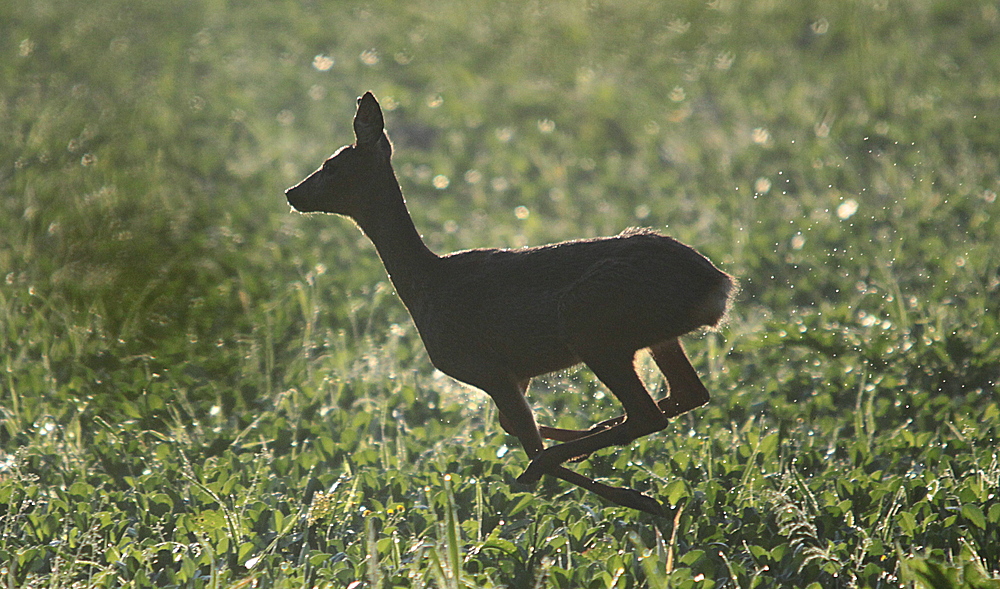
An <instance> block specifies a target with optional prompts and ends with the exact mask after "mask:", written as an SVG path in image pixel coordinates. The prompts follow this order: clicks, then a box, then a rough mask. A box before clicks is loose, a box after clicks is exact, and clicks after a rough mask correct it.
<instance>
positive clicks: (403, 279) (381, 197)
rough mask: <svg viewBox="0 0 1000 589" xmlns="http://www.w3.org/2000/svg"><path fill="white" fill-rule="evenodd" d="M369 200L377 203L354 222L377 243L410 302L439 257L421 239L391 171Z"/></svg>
mask: <svg viewBox="0 0 1000 589" xmlns="http://www.w3.org/2000/svg"><path fill="white" fill-rule="evenodd" d="M370 202H372V203H374V204H376V206H375V207H373V209H372V210H370V211H367V212H366V214H361V215H356V216H355V221H356V222H357V223H358V225H359V226H360V227H361V230H362V231H363V232H364V233H365V235H367V236H368V239H370V240H371V242H372V243H373V244H374V245H375V249H376V250H377V251H378V255H379V258H381V259H382V264H383V265H384V266H385V270H386V272H387V273H388V274H389V280H391V281H392V285H393V286H394V287H395V288H396V292H397V293H398V294H399V296H400V298H401V299H403V301H404V302H407V301H409V300H412V298H414V297H416V296H419V293H420V292H421V290H422V289H423V286H424V284H425V283H426V280H427V278H428V276H429V274H430V272H431V271H432V269H433V266H434V263H435V262H436V261H438V260H439V258H438V256H437V255H435V254H434V252H432V251H431V250H430V249H428V248H427V245H426V244H424V241H423V239H421V238H420V233H418V232H417V228H416V227H415V226H414V225H413V219H412V218H411V217H410V212H409V211H408V210H407V208H406V202H405V200H404V199H403V191H402V190H401V189H400V187H399V182H397V181H396V177H395V175H394V174H393V173H392V172H391V170H390V173H389V174H388V178H387V179H386V180H385V181H384V182H381V183H379V185H377V186H376V187H375V190H374V191H373V194H372V199H371V201H370Z"/></svg>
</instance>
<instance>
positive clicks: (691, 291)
mask: <svg viewBox="0 0 1000 589" xmlns="http://www.w3.org/2000/svg"><path fill="white" fill-rule="evenodd" d="M383 125H384V122H383V118H382V111H381V109H380V108H379V105H378V102H377V101H376V100H375V97H374V96H373V95H372V94H371V93H370V92H369V93H366V94H365V95H364V96H362V97H361V98H359V99H358V110H357V114H356V115H355V117H354V134H355V138H356V142H355V144H354V145H349V146H345V147H342V148H341V149H340V150H338V151H337V152H336V153H335V154H333V156H331V157H330V158H329V159H327V160H326V161H325V162H324V163H323V165H322V166H321V167H320V168H319V169H318V170H316V171H315V172H313V173H312V174H311V175H310V176H308V177H307V178H306V179H304V180H302V181H301V182H299V183H298V184H297V185H295V186H293V187H291V188H289V189H288V190H287V191H285V196H286V197H287V199H288V203H289V204H290V205H291V206H292V207H293V208H294V209H295V210H297V211H300V212H303V213H309V212H325V213H336V214H339V215H344V216H347V217H350V218H351V219H353V220H354V221H355V222H356V223H357V224H358V226H359V227H360V228H361V230H362V231H363V232H364V234H365V235H367V236H368V238H369V239H371V241H372V243H374V245H375V249H376V250H377V251H378V255H379V257H381V259H382V262H383V264H384V265H385V269H386V271H387V272H388V274H389V279H390V280H391V281H392V284H393V286H394V287H395V289H396V292H397V293H398V294H399V297H400V299H402V301H403V303H404V304H405V305H406V308H407V309H408V310H409V312H410V316H411V317H413V322H414V323H415V324H416V326H417V331H418V332H419V333H420V337H421V339H422V340H423V342H424V346H425V347H426V349H427V354H428V356H429V357H430V360H431V362H432V363H433V364H434V366H435V367H436V368H438V369H439V370H441V372H444V373H445V374H448V375H449V376H451V377H453V378H456V379H458V380H460V381H462V382H464V383H468V384H470V385H472V386H474V387H477V388H480V389H482V390H483V391H485V392H486V393H487V394H488V395H489V396H490V397H491V398H492V399H493V401H494V402H495V403H496V406H497V408H498V409H499V418H500V425H501V427H503V429H504V430H506V431H507V432H508V433H509V434H511V435H513V436H516V437H517V439H518V440H519V441H520V443H521V445H522V446H523V447H524V450H525V452H526V453H527V454H528V457H529V458H530V459H531V462H530V464H529V465H528V467H527V469H526V470H525V471H524V472H523V473H522V474H521V475H520V476H519V477H518V478H517V481H518V482H519V483H522V484H529V485H530V484H534V483H535V482H536V481H537V480H538V479H539V478H540V477H541V476H542V475H543V474H547V475H552V476H555V477H558V478H560V479H562V480H564V481H566V482H569V483H572V484H574V485H578V486H580V487H583V488H584V489H587V490H589V491H592V492H594V493H596V494H598V495H600V496H601V497H603V498H605V499H607V500H608V501H611V502H612V503H616V504H618V505H623V506H626V507H631V508H634V509H638V510H641V511H645V512H648V513H652V514H656V515H661V514H662V513H663V509H662V507H661V505H660V503H659V502H657V501H656V500H655V499H653V498H651V497H649V496H647V495H644V494H642V493H640V492H639V491H636V490H634V489H630V488H623V487H613V486H609V485H606V484H604V483H601V482H598V481H595V480H593V479H591V478H589V477H586V476H584V475H582V474H579V473H577V472H574V471H572V470H569V469H568V468H566V467H565V466H563V463H564V462H567V461H569V460H573V459H576V458H580V457H584V456H587V455H589V454H590V453H592V452H594V451H596V450H600V449H602V448H607V447H609V446H622V445H627V444H629V443H630V442H632V441H633V440H635V439H637V438H639V437H641V436H645V435H647V434H651V433H653V432H657V431H660V430H662V429H664V428H665V427H666V426H667V422H668V420H669V419H670V418H672V417H676V416H678V415H680V414H682V413H684V412H686V411H690V410H691V409H694V408H696V407H700V406H701V405H704V404H705V403H707V402H708V391H707V390H706V389H705V387H704V385H703V384H702V383H701V380H700V379H699V378H698V374H697V373H696V372H695V370H694V368H693V367H692V366H691V363H690V362H689V361H688V358H687V356H686V355H685V353H684V348H683V347H682V346H681V343H680V340H679V339H678V338H679V337H680V336H681V335H684V334H686V333H688V332H691V331H693V330H695V329H698V328H699V327H713V326H715V325H717V324H718V323H719V321H720V320H721V318H722V317H723V316H724V315H725V313H726V310H727V306H728V304H729V298H730V295H731V294H732V292H733V290H734V288H735V281H734V279H733V278H732V277H730V276H729V275H728V274H726V273H724V272H722V271H721V270H719V269H717V268H716V267H715V266H714V265H712V263H711V262H710V261H709V260H708V259H707V258H705V257H704V256H702V255H701V254H699V253H698V252H696V251H695V250H694V249H692V248H690V247H688V246H686V245H684V244H682V243H680V242H678V241H677V240H675V239H672V238H670V237H667V236H664V235H661V234H659V233H656V232H654V231H652V230H648V229H628V230H626V231H624V232H623V233H621V234H620V235H616V236H614V237H600V238H594V239H581V240H576V241H567V242H562V243H555V244H551V245H545V246H540V247H527V248H521V249H513V250H509V249H475V250H469V251H462V252H456V253H453V254H448V255H444V256H438V255H436V254H434V253H433V252H432V251H431V250H430V249H428V248H427V246H426V245H425V244H424V242H423V240H422V239H421V238H420V234H419V233H418V232H417V230H416V228H415V227H414V225H413V221H412V220H411V218H410V214H409V212H408V211H407V208H406V203H405V202H404V200H403V193H402V190H401V189H400V187H399V182H398V181H397V179H396V176H395V173H394V172H393V169H392V164H391V163H390V156H391V155H392V144H391V143H390V142H389V138H388V136H387V135H386V134H385V131H384V127H383ZM643 348H648V349H649V350H650V352H652V357H653V360H654V361H655V362H656V365H657V367H658V368H659V369H660V370H661V371H662V372H663V374H664V376H665V377H666V383H667V386H668V389H669V394H668V395H667V396H666V397H664V398H662V399H660V400H659V401H654V400H653V398H652V397H651V396H650V394H649V392H648V391H647V390H646V388H645V386H644V385H643V383H642V381H641V380H640V379H639V377H638V375H637V374H636V371H635V367H634V360H635V354H636V352H637V351H638V350H641V349H643ZM580 363H583V364H585V365H587V367H589V368H590V369H591V370H592V371H593V373H594V375H595V376H597V378H598V379H600V381H601V382H603V383H604V384H605V385H606V386H607V388H608V389H609V390H610V391H611V393H613V394H614V395H615V397H617V398H618V400H619V401H620V402H621V404H622V406H623V408H624V415H621V416H619V417H616V418H614V419H609V420H606V421H603V422H601V423H598V424H597V425H594V426H593V427H591V428H590V429H586V430H569V429H561V428H554V427H547V426H544V425H543V426H538V425H536V423H535V418H534V416H533V415H532V412H531V407H530V406H529V405H528V402H527V400H526V399H525V391H526V390H527V388H528V383H529V382H530V381H531V378H532V377H534V376H538V375H540V374H545V373H548V372H554V371H557V370H562V369H565V368H568V367H570V366H573V365H576V364H580ZM543 438H545V439H550V440H555V441H557V442H560V443H558V444H554V445H552V446H550V447H548V448H546V447H545V446H544V444H543V442H542V439H543Z"/></svg>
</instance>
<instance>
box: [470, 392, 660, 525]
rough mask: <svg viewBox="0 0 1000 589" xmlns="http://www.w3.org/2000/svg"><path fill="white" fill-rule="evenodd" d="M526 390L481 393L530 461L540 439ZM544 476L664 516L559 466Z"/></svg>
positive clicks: (643, 500) (645, 501)
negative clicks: (490, 398) (488, 396)
mask: <svg viewBox="0 0 1000 589" xmlns="http://www.w3.org/2000/svg"><path fill="white" fill-rule="evenodd" d="M526 389H527V382H524V383H518V384H512V383H509V384H494V385H493V386H491V387H490V389H489V390H486V389H484V390H486V392H487V393H489V395H490V397H492V398H493V401H494V402H495V403H496V405H497V408H498V409H499V412H500V426H501V427H503V429H504V430H505V431H506V432H507V433H509V434H511V435H513V436H515V437H517V439H518V440H519V441H520V442H521V446H523V447H524V450H525V452H527V454H528V457H529V458H531V457H534V456H538V455H539V454H540V453H541V452H542V451H543V450H542V438H541V436H540V435H539V431H538V427H537V426H536V425H535V419H534V416H533V415H532V413H531V408H530V407H529V406H528V403H527V400H526V399H525V398H524V391H525V390H526ZM547 474H550V475H552V476H554V477H556V478H559V479H562V480H564V481H566V482H567V483H570V484H573V485H576V486H578V487H581V488H583V489H586V490H588V491H590V492H592V493H594V494H596V495H598V496H600V497H603V498H604V499H607V500H608V501H610V502H612V503H615V504H617V505H621V506H624V507H630V508H632V509H637V510H639V511H644V512H646V513H650V514H653V515H663V507H662V506H661V505H660V504H659V502H657V501H656V500H655V499H653V498H651V497H648V496H646V495H643V494H642V493H640V492H638V491H636V490H634V489H629V488H626V487H612V486H610V485H605V484H604V483H599V482H597V481H595V480H594V479H591V478H590V477H587V476H584V475H582V474H579V473H575V472H573V471H571V470H569V469H567V468H565V467H563V466H559V465H557V466H555V467H554V468H552V469H551V470H550V471H549V472H548V473H547Z"/></svg>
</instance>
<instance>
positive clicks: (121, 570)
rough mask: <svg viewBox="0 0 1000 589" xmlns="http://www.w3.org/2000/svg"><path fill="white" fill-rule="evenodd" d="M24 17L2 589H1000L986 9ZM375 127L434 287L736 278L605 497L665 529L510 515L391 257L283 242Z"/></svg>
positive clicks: (335, 9)
mask: <svg viewBox="0 0 1000 589" xmlns="http://www.w3.org/2000/svg"><path fill="white" fill-rule="evenodd" d="M0 7H2V13H3V15H4V16H3V20H4V29H3V30H4V34H3V35H0V56H2V58H0V166H2V167H0V268H2V274H3V281H2V282H0V366H2V370H0V584H2V585H3V586H6V587H42V586H46V587H135V588H138V587H153V586H156V587H191V588H200V587H223V586H225V587H242V586H262V587H265V586H266V587H289V588H290V587H304V586H308V587H352V588H356V587H362V586H363V587H372V588H376V587H378V588H383V587H386V588H387V587H438V588H458V587H480V586H485V587H498V586H507V587H517V588H520V587H557V588H570V587H572V588H587V589H591V588H594V589H597V588H600V589H605V588H638V587H651V588H671V589H679V588H715V587H718V588H721V587H733V588H737V587H738V588H784V587H808V588H809V589H815V588H819V587H824V588H826V587H843V588H859V589H860V588H872V589H874V588H882V587H899V586H903V587H907V588H923V587H935V588H939V587H949V588H950V587H956V588H957V587H962V588H980V587H996V586H998V581H997V579H998V577H1000V550H998V548H997V547H998V546H1000V502H998V500H997V489H1000V459H998V457H997V444H998V442H997V440H998V435H1000V394H998V381H1000V309H998V302H1000V250H998V248H997V247H996V244H997V243H1000V222H998V216H1000V214H998V209H997V207H1000V204H998V203H997V202H996V193H997V192H998V191H1000V180H998V178H1000V149H998V144H997V141H996V137H998V136H1000V116H998V115H997V113H998V108H997V106H998V105H997V96H998V95H1000V93H998V88H1000V44H998V42H997V39H1000V35H998V32H1000V31H998V29H1000V12H998V10H997V8H996V6H995V5H994V3H991V2H986V1H979V0H976V1H969V2H960V3H959V2H947V1H945V0H900V1H897V2H886V1H881V0H857V1H852V2H841V3H829V2H827V3H820V2H808V1H807V2H784V3H779V2H774V1H771V0H753V1H747V2H732V1H728V0H722V1H712V2H701V1H698V2H695V1H689V0H682V1H677V2H671V3H662V2H654V1H651V0H628V1H625V2H604V1H594V2H571V1H569V0H556V1H553V2H544V3H539V2H532V1H528V0H523V1H522V0H516V1H513V2H505V3H495V2H484V1H478V2H468V1H463V2H457V1H448V0H445V1H443V2H442V1H440V0H439V1H436V2H426V1H417V2H415V3H413V2H411V3H408V4H406V5H405V6H404V5H400V4H399V3H391V2H383V1H379V0H376V1H373V2H366V3H359V2H340V3H325V4H324V3H313V2H305V3H301V2H289V1H280V2H269V3H263V4H262V3H257V4H254V5H250V4H247V5H246V6H238V5H223V4H221V3H218V2H212V1H208V0H204V1H193V2H181V1H177V0H168V1H165V2H154V3H135V2H124V1H121V0H98V1H96V2H92V3H90V4H88V5H87V6H86V9H85V10H83V9H81V8H80V7H79V6H78V5H76V4H73V3H70V2H66V1H65V0H32V1H31V2H28V1H25V0H0ZM367 89H371V90H373V91H375V93H376V95H377V96H379V98H380V100H381V101H382V104H383V106H384V107H385V109H386V111H387V112H386V118H387V127H388V130H389V132H390V135H391V136H392V138H393V140H394V142H395V145H396V155H395V165H396V170H397V173H398V175H399V177H400V180H401V183H402V184H403V188H404V191H405V192H406V194H407V197H408V200H409V203H410V205H411V208H412V212H413V215H414V218H415V222H416V224H417V226H418V227H419V228H420V230H421V231H423V232H424V235H425V238H426V239H427V241H428V243H429V244H430V245H431V247H432V248H433V249H434V250H435V251H439V252H444V251H448V250H453V249H460V248H468V247H478V246H498V245H499V246H518V245H524V244H539V243H544V242H547V241H551V240H556V239H568V238H573V237H581V236H594V235H601V234H612V233H617V232H619V231H621V230H622V229H624V228H626V227H628V226H634V225H646V226H653V227H657V228H660V229H664V230H666V231H667V232H669V233H671V234H673V235H674V236H676V237H678V238H680V239H682V240H684V241H686V242H690V243H692V244H693V245H695V246H696V247H698V248H699V249H700V250H701V251H703V252H705V253H706V254H708V255H709V256H710V257H711V258H712V259H713V260H715V261H717V262H718V263H719V264H720V265H721V266H722V267H723V268H724V269H726V270H728V271H730V272H732V273H734V274H736V275H738V276H739V277H740V279H741V283H742V291H741V293H740V295H739V298H738V300H737V303H736V305H735V307H734V309H733V313H732V316H731V317H730V320H729V322H728V324H727V325H726V326H725V327H724V328H723V329H722V330H721V331H720V332H719V333H710V334H706V335H703V336H700V337H698V336H695V337H691V338H688V341H689V350H690V351H691V352H692V355H693V359H694V361H695V364H696V365H697V367H698V369H699V371H700V372H701V373H702V374H703V375H705V379H706V383H707V384H709V388H710V389H711V390H712V392H713V400H712V403H710V404H709V405H708V406H707V407H705V408H702V409H699V410H698V411H695V412H693V413H691V414H689V415H685V416H683V417H682V418H680V419H678V420H676V422H675V423H673V424H672V425H671V426H670V427H669V428H667V430H665V431H664V432H662V433H661V434H658V435H655V436H650V437H648V438H646V439H642V440H639V441H637V442H636V443H634V444H633V445H632V446H631V447H629V448H626V449H621V450H618V451H611V450H609V451H605V452H601V453H598V454H596V455H594V456H591V457H590V458H588V459H587V460H585V461H583V462H581V463H577V464H573V465H572V466H571V467H572V468H574V469H579V470H580V471H581V472H587V473H590V474H592V475H594V476H596V477H599V478H601V479H604V480H608V481H610V482H613V483H614V484H624V485H631V486H634V487H636V488H639V489H642V490H644V491H645V492H648V493H651V494H652V495H654V496H657V497H659V498H660V499H661V500H662V501H663V502H664V503H665V504H667V505H669V506H670V508H671V509H672V512H671V513H670V514H669V516H668V517H665V518H653V517H650V516H648V515H645V514H640V513H635V512H633V511H630V510H627V509H624V508H619V507H616V506H609V505H606V504H604V503H602V502H601V500H600V499H599V498H597V497H595V496H593V495H589V494H586V493H584V492H582V491H580V490H577V489H574V488H571V487H568V486H567V485H565V484H563V483H561V482H559V481H554V480H548V479H545V480H543V481H542V482H541V484H540V485H539V487H538V488H537V489H536V490H534V491H532V492H529V490H527V489H521V488H518V487H516V486H513V483H514V479H515V478H516V476H517V475H518V474H519V473H520V472H521V469H523V467H524V466H525V464H526V461H525V458H524V455H523V453H522V452H521V451H520V450H519V449H518V448H517V445H516V441H515V440H513V439H512V438H508V437H506V436H504V435H503V433H502V431H501V430H500V428H499V427H498V426H497V424H496V419H495V416H494V415H493V410H492V409H491V407H490V406H489V405H488V403H487V402H486V398H485V395H482V394H480V393H479V392H477V391H474V390H471V389H469V388H467V387H464V386H462V385H459V384H458V383H455V382H454V381H451V380H450V379H448V378H446V377H444V376H443V375H441V374H440V373H437V372H435V371H433V369H432V368H431V366H430V364H429V362H428V360H427V358H426V356H425V354H424V352H423V348H422V346H421V344H420V341H419V338H418V337H417V334H416V332H415V330H414V329H413V327H412V326H411V324H410V322H409V319H408V317H407V316H406V313H405V309H403V307H402V305H400V304H399V302H398V300H397V299H396V298H395V295H394V294H393V292H392V288H391V286H390V285H389V284H388V283H387V281H386V278H385V274H384V272H383V270H382V269H381V267H380V266H379V262H378V259H377V257H376V256H375V253H374V251H373V250H372V248H371V246H370V245H369V244H368V243H367V242H366V241H365V240H364V239H363V237H362V236H361V235H360V233H359V232H358V231H356V230H355V229H354V228H353V227H351V224H350V223H349V222H347V221H345V220H343V219H339V218H335V217H324V216H301V215H293V214H289V212H288V206H287V204H286V203H285V202H284V199H283V197H282V190H283V189H284V188H286V187H287V186H289V185H291V184H292V183H294V182H295V181H297V180H298V179H300V178H301V177H302V176H304V175H305V174H306V173H308V172H309V171H310V170H311V169H313V168H314V167H315V166H316V165H317V164H318V163H319V162H320V161H321V160H322V158H323V157H324V156H325V155H327V154H329V153H331V152H332V151H333V150H334V149H336V148H337V147H338V146H339V145H341V144H343V143H347V142H349V141H351V139H352V135H351V128H350V118H351V116H352V114H353V100H354V97H355V96H357V95H358V94H360V93H361V92H362V91H364V90H367ZM639 365H640V366H641V367H642V370H643V373H644V374H645V375H646V376H647V377H648V381H649V383H650V387H651V389H654V390H658V389H660V388H661V387H662V385H660V384H659V376H658V375H657V374H656V373H655V372H654V370H653V368H652V363H651V361H650V360H649V359H648V358H646V357H644V356H640V358H639ZM531 399H532V401H533V402H534V404H535V406H536V409H537V413H538V415H539V421H540V422H543V423H552V424H554V425H561V426H563V427H583V426H586V425H589V424H591V423H594V422H596V421H599V420H601V419H606V418H609V417H611V416H613V415H615V414H617V413H618V407H617V406H616V404H615V403H614V402H613V400H612V399H610V398H609V395H608V393H607V392H606V391H604V390H603V389H602V388H601V387H600V386H598V385H597V384H596V383H595V382H594V379H593V376H592V375H591V374H590V373H589V372H588V371H587V370H585V369H580V370H574V371H567V372H564V373H560V374H556V375H549V376H546V377H544V378H540V379H537V380H536V382H535V383H534V384H533V388H532V391H531Z"/></svg>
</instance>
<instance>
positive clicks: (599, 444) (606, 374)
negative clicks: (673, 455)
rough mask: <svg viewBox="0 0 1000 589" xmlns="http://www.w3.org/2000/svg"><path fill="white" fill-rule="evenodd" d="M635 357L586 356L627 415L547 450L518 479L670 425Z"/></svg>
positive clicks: (534, 476)
mask: <svg viewBox="0 0 1000 589" xmlns="http://www.w3.org/2000/svg"><path fill="white" fill-rule="evenodd" d="M633 358H634V354H633V353H631V352H629V353H618V354H609V355H607V356H606V357H605V356H602V355H595V357H593V358H587V357H585V358H584V362H585V363H586V364H587V366H589V367H590V369H591V370H592V371H593V372H594V374H595V375H596V376H597V378H599V379H600V380H601V382H603V383H604V384H605V385H606V386H607V387H608V389H610V390H611V392H612V393H613V394H614V395H615V396H616V397H617V398H618V400H619V401H621V403H622V405H623V406H624V408H625V415H626V418H625V419H622V420H620V421H616V422H615V423H614V424H613V425H609V426H608V427H605V428H604V429H601V430H598V431H593V432H592V433H588V434H587V435H585V436H583V437H580V438H577V439H574V440H571V441H568V442H564V443H562V444H558V445H556V446H552V447H550V448H547V449H546V450H543V451H542V452H541V453H540V454H539V455H538V456H536V457H535V458H534V459H533V460H532V461H531V464H530V465H528V468H527V470H525V471H524V473H522V474H521V476H520V477H518V481H520V482H523V483H532V482H534V481H537V480H538V479H539V478H540V477H541V475H542V474H546V473H551V472H552V470H553V469H554V468H555V467H557V466H558V465H560V464H562V463H563V462H566V461H567V460H570V459H572V458H575V457H577V456H583V455H587V454H590V453H592V452H594V451H596V450H600V449H602V448H607V447H608V446H624V445H626V444H629V443H630V442H632V441H633V440H635V439H637V438H640V437H642V436H645V435H647V434H651V433H653V432H657V431H660V430H662V429H663V428H664V427H666V425H667V418H666V416H665V415H664V414H663V412H662V411H661V410H660V408H659V407H658V406H657V405H656V403H655V402H654V401H653V398H652V397H651V396H650V395H649V392H648V391H647V390H646V387H645V386H644V385H643V384H642V380H640V379H639V376H638V375H637V374H636V373H635V367H634V366H633ZM610 421H615V420H610ZM605 423H607V422H605ZM570 431H572V430H570Z"/></svg>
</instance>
